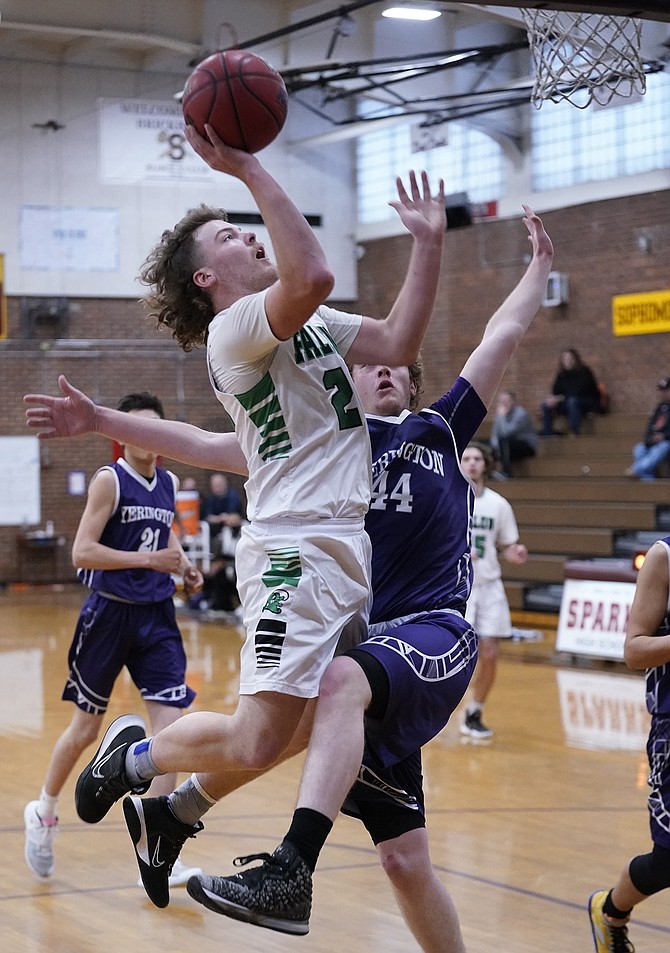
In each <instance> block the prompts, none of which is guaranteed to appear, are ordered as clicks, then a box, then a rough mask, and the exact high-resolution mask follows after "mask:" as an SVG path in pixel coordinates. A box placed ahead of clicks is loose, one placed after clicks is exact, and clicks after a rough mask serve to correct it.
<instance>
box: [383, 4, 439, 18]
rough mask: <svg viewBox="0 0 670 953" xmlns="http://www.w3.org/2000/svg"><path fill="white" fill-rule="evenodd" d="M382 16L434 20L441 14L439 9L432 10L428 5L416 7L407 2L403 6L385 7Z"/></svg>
mask: <svg viewBox="0 0 670 953" xmlns="http://www.w3.org/2000/svg"><path fill="white" fill-rule="evenodd" d="M382 16H383V17H390V18H391V19H394V20H435V19H436V17H440V16H442V14H441V12H440V11H439V10H433V9H431V8H430V7H416V6H414V4H407V6H403V7H387V8H386V10H382Z"/></svg>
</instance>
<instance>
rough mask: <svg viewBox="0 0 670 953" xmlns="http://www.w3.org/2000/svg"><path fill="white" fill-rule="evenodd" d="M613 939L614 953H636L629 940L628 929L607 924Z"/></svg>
mask: <svg viewBox="0 0 670 953" xmlns="http://www.w3.org/2000/svg"><path fill="white" fill-rule="evenodd" d="M607 927H608V929H609V931H610V937H611V938H612V953H635V947H634V946H633V944H632V943H631V942H630V940H629V939H628V928H627V927H615V926H613V925H612V924H611V923H608V924H607Z"/></svg>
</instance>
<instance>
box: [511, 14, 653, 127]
mask: <svg viewBox="0 0 670 953" xmlns="http://www.w3.org/2000/svg"><path fill="white" fill-rule="evenodd" d="M521 15H522V17H523V19H524V23H525V24H526V32H527V33H528V42H529V44H530V49H531V53H532V55H533V62H534V64H535V85H534V86H533V91H532V93H531V97H530V101H531V102H532V104H533V105H534V106H535V107H536V108H537V109H539V108H540V107H541V105H542V103H543V102H544V101H545V100H547V99H550V100H552V102H555V103H558V102H562V101H563V100H567V101H569V102H571V103H572V104H573V105H574V106H577V107H578V108H579V109H585V108H586V107H587V106H589V105H590V104H591V103H592V102H595V103H597V104H598V105H600V106H606V105H608V103H609V102H610V101H611V99H612V97H613V96H622V97H624V98H627V97H628V98H629V97H631V96H632V95H633V94H634V93H638V94H640V95H641V94H643V93H644V91H645V89H646V80H645V75H644V68H643V64H642V60H641V57H640V42H641V33H642V24H641V21H640V20H639V19H637V18H636V17H623V16H611V15H609V14H600V13H566V12H565V11H557V10H537V9H532V8H524V9H521ZM584 93H586V101H584V99H585V96H584Z"/></svg>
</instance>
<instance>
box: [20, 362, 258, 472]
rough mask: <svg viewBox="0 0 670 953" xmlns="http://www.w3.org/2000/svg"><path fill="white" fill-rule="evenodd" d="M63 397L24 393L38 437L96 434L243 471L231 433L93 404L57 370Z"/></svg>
mask: <svg viewBox="0 0 670 953" xmlns="http://www.w3.org/2000/svg"><path fill="white" fill-rule="evenodd" d="M58 386H59V388H60V391H61V393H62V394H63V395H64V396H63V397H51V396H50V395H48V394H26V395H25V397H24V398H23V399H24V401H25V403H27V404H29V405H30V406H29V408H28V410H27V411H26V418H27V426H28V427H29V429H31V430H37V431H38V436H39V437H40V439H42V440H50V439H53V438H55V437H77V436H81V435H82V434H87V433H97V434H99V435H100V436H103V437H109V438H111V439H112V440H117V441H118V442H119V443H122V444H126V443H129V444H132V445H133V446H135V447H142V448H143V449H145V450H152V451H153V452H154V453H159V454H162V455H163V456H165V457H170V459H171V460H178V461H179V462H180V463H188V464H189V465H190V466H195V467H204V468H207V469H211V470H227V471H228V472H229V473H239V474H242V475H246V473H247V462H246V458H245V456H244V454H243V453H242V450H241V448H240V445H239V444H238V442H237V438H236V436H235V434H233V433H223V434H222V433H209V432H208V431H206V430H201V429H200V428H199V427H194V426H193V425H192V424H186V423H183V422H182V421H179V420H160V419H158V418H153V417H144V416H143V415H141V414H125V413H123V412H121V411H119V410H112V409H111V408H109V407H101V406H99V405H98V404H95V403H93V401H92V400H91V399H90V397H87V396H86V394H85V393H84V392H83V391H81V390H78V388H76V387H74V386H73V385H72V384H71V383H70V382H69V381H68V380H67V378H66V377H65V376H64V375H62V374H61V376H60V377H59V378H58Z"/></svg>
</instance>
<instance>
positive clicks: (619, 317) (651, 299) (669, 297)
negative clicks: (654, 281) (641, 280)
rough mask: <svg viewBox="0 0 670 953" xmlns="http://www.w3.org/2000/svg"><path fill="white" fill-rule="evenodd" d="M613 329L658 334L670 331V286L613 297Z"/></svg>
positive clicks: (625, 333) (621, 332)
mask: <svg viewBox="0 0 670 953" xmlns="http://www.w3.org/2000/svg"><path fill="white" fill-rule="evenodd" d="M612 330H613V331H614V333H615V334H616V335H617V336H618V337H621V336H623V335H627V334H658V333H659V332H661V331H670V288H668V289H666V290H665V291H644V292H642V294H634V295H616V296H615V297H614V298H612Z"/></svg>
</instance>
